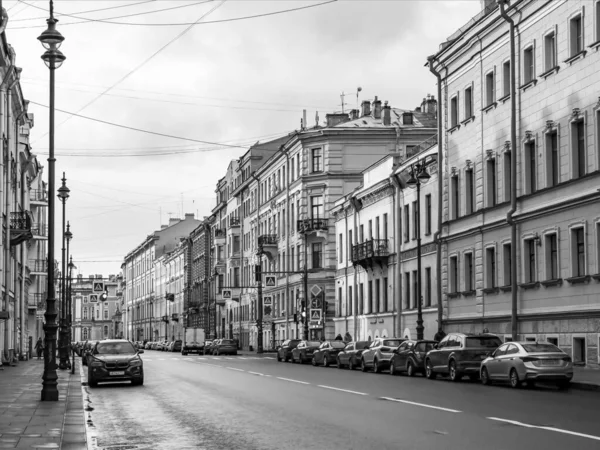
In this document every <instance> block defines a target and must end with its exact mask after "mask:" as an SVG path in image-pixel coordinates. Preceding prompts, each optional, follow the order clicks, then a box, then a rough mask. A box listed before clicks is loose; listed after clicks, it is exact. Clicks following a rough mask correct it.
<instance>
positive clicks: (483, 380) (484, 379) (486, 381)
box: [481, 367, 492, 386]
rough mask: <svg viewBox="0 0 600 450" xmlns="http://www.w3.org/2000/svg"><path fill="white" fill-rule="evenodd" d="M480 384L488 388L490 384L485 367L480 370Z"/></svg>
mask: <svg viewBox="0 0 600 450" xmlns="http://www.w3.org/2000/svg"><path fill="white" fill-rule="evenodd" d="M481 384H483V385H485V386H489V385H490V384H492V380H490V374H489V373H488V370H487V367H484V368H483V369H481Z"/></svg>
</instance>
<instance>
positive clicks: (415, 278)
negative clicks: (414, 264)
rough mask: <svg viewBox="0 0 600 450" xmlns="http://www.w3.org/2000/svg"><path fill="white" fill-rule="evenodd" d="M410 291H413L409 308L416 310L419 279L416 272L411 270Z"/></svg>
mask: <svg viewBox="0 0 600 450" xmlns="http://www.w3.org/2000/svg"><path fill="white" fill-rule="evenodd" d="M412 282H413V285H412V291H413V301H412V305H411V308H416V307H417V305H418V303H417V302H418V301H419V284H418V283H419V277H418V276H417V271H416V270H413V273H412Z"/></svg>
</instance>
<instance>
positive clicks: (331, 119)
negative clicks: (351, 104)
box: [325, 113, 350, 127]
mask: <svg viewBox="0 0 600 450" xmlns="http://www.w3.org/2000/svg"><path fill="white" fill-rule="evenodd" d="M325 118H326V119H327V126H328V127H335V126H336V125H339V124H340V123H344V122H348V121H349V120H350V118H349V117H348V114H346V113H333V114H326V115H325Z"/></svg>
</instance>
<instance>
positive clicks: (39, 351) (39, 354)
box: [35, 337, 44, 359]
mask: <svg viewBox="0 0 600 450" xmlns="http://www.w3.org/2000/svg"><path fill="white" fill-rule="evenodd" d="M35 349H36V351H37V357H38V359H41V358H42V353H43V351H44V342H43V341H42V338H41V337H40V338H38V340H37V342H36V343H35Z"/></svg>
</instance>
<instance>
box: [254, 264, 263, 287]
mask: <svg viewBox="0 0 600 450" xmlns="http://www.w3.org/2000/svg"><path fill="white" fill-rule="evenodd" d="M254 281H256V282H257V283H258V282H260V281H262V266H261V265H260V264H256V265H255V266H254Z"/></svg>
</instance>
